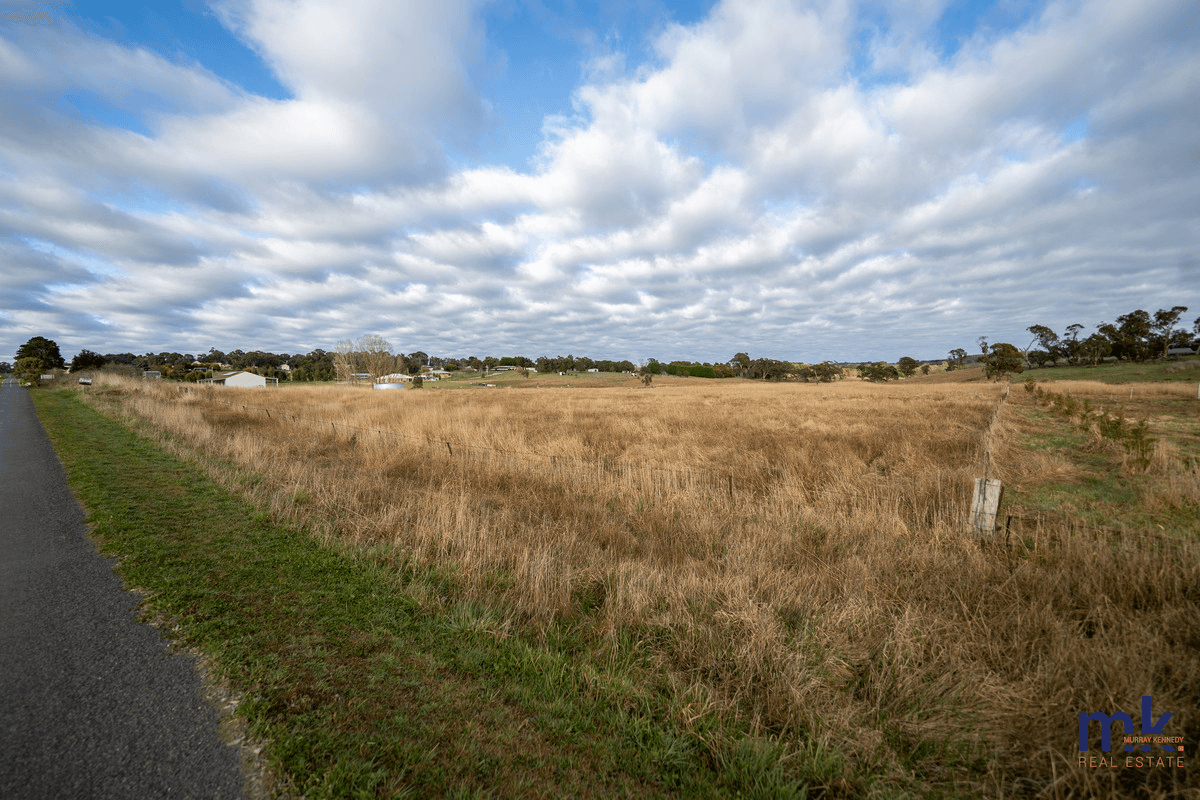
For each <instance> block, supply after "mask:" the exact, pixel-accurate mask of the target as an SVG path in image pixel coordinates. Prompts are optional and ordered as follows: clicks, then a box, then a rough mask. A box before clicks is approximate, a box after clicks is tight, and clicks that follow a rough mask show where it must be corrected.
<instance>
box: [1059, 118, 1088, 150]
mask: <svg viewBox="0 0 1200 800" xmlns="http://www.w3.org/2000/svg"><path fill="white" fill-rule="evenodd" d="M1087 135H1088V118H1087V116H1086V115H1084V116H1082V117H1078V118H1076V119H1075V120H1073V121H1072V122H1071V123H1070V124H1069V125H1067V126H1066V127H1065V128H1063V129H1062V140H1063V144H1074V143H1075V142H1078V141H1080V140H1082V139H1086V138H1087Z"/></svg>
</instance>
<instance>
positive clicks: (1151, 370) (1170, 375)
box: [1013, 357, 1200, 383]
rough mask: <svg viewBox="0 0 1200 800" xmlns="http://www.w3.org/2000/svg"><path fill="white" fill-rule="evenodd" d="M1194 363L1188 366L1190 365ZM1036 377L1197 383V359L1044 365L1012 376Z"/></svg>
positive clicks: (1199, 379) (1199, 371)
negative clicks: (1137, 362) (1091, 364)
mask: <svg viewBox="0 0 1200 800" xmlns="http://www.w3.org/2000/svg"><path fill="white" fill-rule="evenodd" d="M1193 364H1195V365H1197V366H1194V367H1193V366H1190V365H1193ZM1025 378H1036V379H1037V380H1039V381H1100V382H1102V383H1140V382H1148V381H1178V382H1181V383H1200V359H1197V358H1195V357H1189V358H1183V359H1179V360H1177V361H1148V362H1145V363H1141V364H1134V363H1130V362H1125V361H1122V362H1115V363H1108V364H1098V365H1097V366H1094V367H1087V366H1080V367H1045V368H1043V369H1026V370H1025V371H1024V372H1023V373H1021V374H1020V375H1014V376H1013V380H1014V382H1015V381H1019V380H1022V379H1025Z"/></svg>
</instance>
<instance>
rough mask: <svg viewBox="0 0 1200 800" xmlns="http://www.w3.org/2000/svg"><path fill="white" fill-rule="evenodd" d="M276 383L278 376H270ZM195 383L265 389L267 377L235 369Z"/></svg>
mask: <svg viewBox="0 0 1200 800" xmlns="http://www.w3.org/2000/svg"><path fill="white" fill-rule="evenodd" d="M271 380H273V381H275V383H276V384H278V383H279V379H278V378H271ZM197 383H211V384H212V385H214V386H232V387H234V388H237V389H265V388H266V386H267V379H266V378H264V377H263V376H262V375H255V374H254V373H253V372H245V371H237V372H226V373H225V374H223V375H214V376H213V377H211V378H204V379H202V380H199V381H197Z"/></svg>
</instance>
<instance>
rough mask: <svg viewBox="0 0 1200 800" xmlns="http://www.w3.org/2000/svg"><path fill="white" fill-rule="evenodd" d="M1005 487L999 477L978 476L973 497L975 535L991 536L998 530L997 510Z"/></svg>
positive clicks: (972, 519) (972, 522)
mask: <svg viewBox="0 0 1200 800" xmlns="http://www.w3.org/2000/svg"><path fill="white" fill-rule="evenodd" d="M1002 491H1003V487H1002V486H1001V485H1000V480H999V479H998V478H976V479H975V494H974V495H973V496H972V497H971V528H972V530H973V532H974V533H975V535H977V536H983V535H985V534H986V535H988V536H991V535H992V534H993V533H995V531H996V512H997V511H999V510H1000V494H1001V492H1002Z"/></svg>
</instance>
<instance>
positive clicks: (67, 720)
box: [0, 379, 243, 800]
mask: <svg viewBox="0 0 1200 800" xmlns="http://www.w3.org/2000/svg"><path fill="white" fill-rule="evenodd" d="M113 563H114V562H113V560H112V559H108V558H103V557H101V556H100V555H99V554H98V553H97V552H96V549H95V547H94V546H93V545H92V543H91V541H90V540H89V539H88V538H87V536H86V535H85V526H84V516H83V513H82V511H81V510H80V508H79V505H78V503H77V502H76V501H75V499H74V497H73V496H72V495H71V492H70V490H69V489H68V488H67V483H66V479H65V476H64V475H63V471H62V467H61V465H60V464H59V462H58V458H57V456H56V455H55V453H54V450H53V448H51V446H50V442H49V440H48V439H47V438H46V435H45V432H44V430H43V429H42V426H41V423H40V422H39V421H38V419H37V416H36V414H35V413H34V409H33V403H32V402H31V401H30V399H29V396H28V393H27V390H25V389H22V388H20V387H18V386H17V385H16V383H15V381H12V380H11V379H10V380H6V381H5V382H4V385H3V386H0V798H4V800H10V799H11V800H37V799H38V798H53V799H54V800H64V799H65V800H73V799H74V798H130V799H131V800H132V799H134V798H136V799H137V800H151V799H153V798H192V797H194V798H234V797H242V792H243V778H242V774H241V771H240V755H239V753H238V751H237V750H236V748H232V747H228V746H226V745H224V744H222V743H221V741H220V739H219V738H218V736H217V722H218V714H217V711H216V710H215V709H214V708H212V707H211V706H209V705H207V704H205V703H204V702H203V700H201V697H200V679H199V677H198V674H197V672H196V665H195V661H194V659H192V658H190V657H188V656H185V655H181V654H177V655H168V653H167V645H166V642H165V641H164V640H163V638H162V637H161V636H160V635H159V633H158V631H157V630H155V629H154V628H152V627H150V626H148V625H143V624H141V623H139V622H138V621H137V620H136V617H135V610H136V606H137V597H136V596H135V595H133V594H131V593H130V592H127V591H125V590H124V589H123V588H122V587H121V583H120V580H119V579H118V578H117V576H116V574H115V573H113V571H112V568H113Z"/></svg>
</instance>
